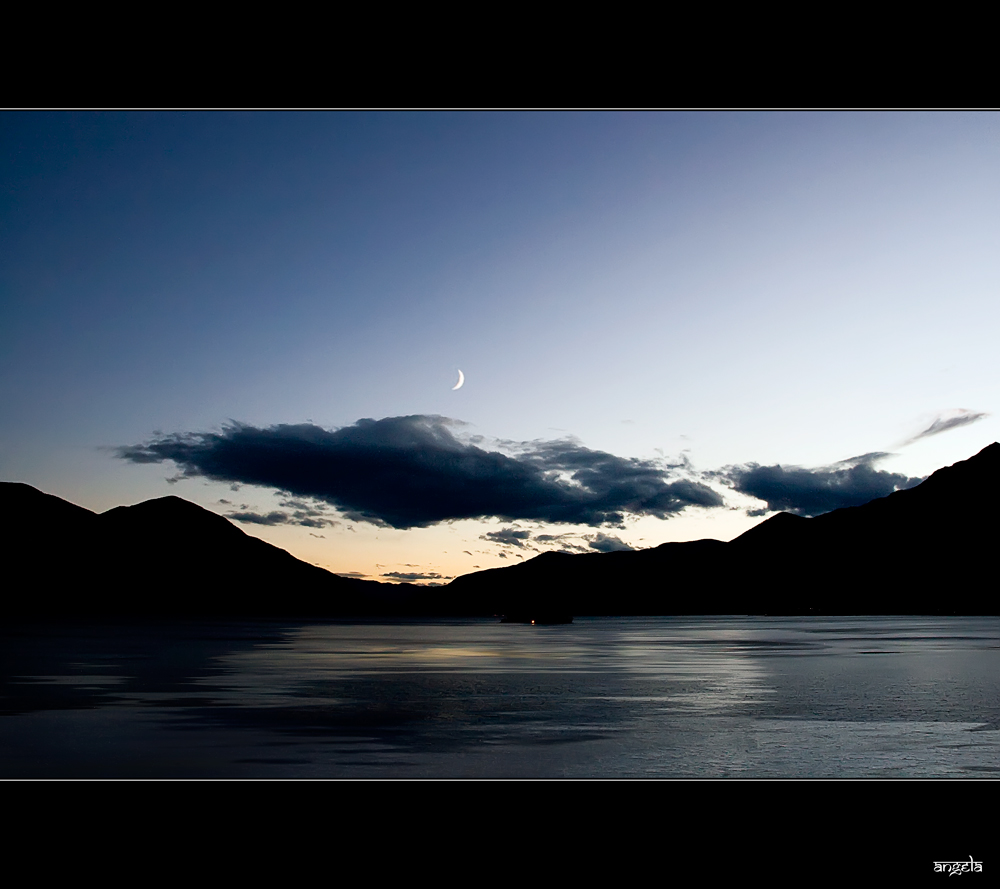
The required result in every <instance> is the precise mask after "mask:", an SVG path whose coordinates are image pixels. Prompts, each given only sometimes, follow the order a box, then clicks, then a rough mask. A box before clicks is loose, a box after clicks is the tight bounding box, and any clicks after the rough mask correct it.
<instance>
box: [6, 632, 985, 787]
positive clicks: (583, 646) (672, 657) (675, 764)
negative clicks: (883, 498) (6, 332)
mask: <svg viewBox="0 0 1000 889" xmlns="http://www.w3.org/2000/svg"><path fill="white" fill-rule="evenodd" d="M0 636H2V644H3V651H2V675H0V681H2V688H0V694H2V698H0V777H172V778H175V777H226V778H229V777H290V778H428V777H435V778H437V777H443V778H459V777H509V778H514V777H538V778H595V777H609V778H775V777H780V778H856V777H865V778H904V777H905V778H914V777H918V778H925V777H935V778H955V777H967V778H982V777H995V776H996V775H997V773H1000V619H998V618H809V619H803V618H652V619H640V618H578V619H577V620H576V622H575V623H573V624H571V625H568V626H555V627H532V626H521V625H501V624H499V623H496V622H493V621H473V620H465V621H439V622H431V623H428V622H399V623H392V624H385V623H350V624H347V623H340V624H307V625H296V626H291V625H288V624H279V623H245V624H217V623H216V624H210V623H197V624H196V623H183V624H182V623H177V624H170V625H161V626H157V627H151V626H149V625H144V626H127V627H126V626H117V627H108V626H102V627H89V628H81V627H61V628H53V627H24V626H20V627H13V628H11V627H8V628H6V629H3V630H0Z"/></svg>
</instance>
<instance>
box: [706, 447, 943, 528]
mask: <svg viewBox="0 0 1000 889" xmlns="http://www.w3.org/2000/svg"><path fill="white" fill-rule="evenodd" d="M886 456H888V454H884V453H871V454H862V455H861V456H860V457H852V458H851V459H850V460H844V461H842V462H840V463H836V464H834V465H833V466H825V467H819V468H816V469H806V468H804V467H801V466H760V465H758V464H756V463H748V464H746V465H745V466H730V467H728V468H727V469H725V470H723V471H722V472H720V473H717V475H718V476H720V477H721V478H723V479H724V480H726V481H727V482H728V483H729V484H731V485H732V486H733V487H734V488H735V489H736V490H737V491H739V492H740V493H741V494H748V495H750V496H751V497H756V498H757V499H758V500H764V501H765V502H766V503H767V508H768V510H770V511H773V512H778V511H783V512H791V513H794V514H795V515H801V516H816V515H820V514H821V513H824V512H830V511H831V510H834V509H840V508H842V507H845V506H861V505H863V504H865V503H868V502H869V501H871V500H875V499H876V498H878V497H886V496H888V495H889V494H891V493H892V492H893V491H899V490H902V489H903V488H912V487H913V486H914V485H919V484H920V482H922V481H923V479H922V478H907V477H906V476H905V475H900V474H899V473H894V472H886V471H885V470H877V469H875V468H874V466H873V464H874V463H875V462H876V461H877V460H880V459H882V458H883V457H886ZM748 514H752V515H761V514H763V513H762V511H758V510H754V511H752V512H751V513H748Z"/></svg>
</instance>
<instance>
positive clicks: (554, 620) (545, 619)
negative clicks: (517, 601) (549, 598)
mask: <svg viewBox="0 0 1000 889" xmlns="http://www.w3.org/2000/svg"><path fill="white" fill-rule="evenodd" d="M500 623H502V624H535V625H537V626H543V627H544V626H550V625H551V624H571V623H573V615H572V614H544V613H541V614H536V615H535V616H534V617H530V616H529V615H526V614H505V615H503V617H501V618H500Z"/></svg>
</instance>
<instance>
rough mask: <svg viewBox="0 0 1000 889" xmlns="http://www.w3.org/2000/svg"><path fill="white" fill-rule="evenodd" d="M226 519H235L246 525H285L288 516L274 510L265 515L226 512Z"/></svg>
mask: <svg viewBox="0 0 1000 889" xmlns="http://www.w3.org/2000/svg"><path fill="white" fill-rule="evenodd" d="M226 518H227V519H235V520H236V521H237V522H243V523H244V524H247V525H287V524H288V514H287V513H284V512H279V511H277V510H275V511H274V512H269V513H267V514H266V515H265V514H264V513H260V512H227V513H226Z"/></svg>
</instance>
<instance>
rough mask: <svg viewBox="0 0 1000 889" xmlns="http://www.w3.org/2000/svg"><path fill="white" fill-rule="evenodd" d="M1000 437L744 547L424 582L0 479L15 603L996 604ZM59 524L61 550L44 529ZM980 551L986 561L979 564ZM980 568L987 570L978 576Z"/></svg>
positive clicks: (910, 610) (307, 613)
mask: <svg viewBox="0 0 1000 889" xmlns="http://www.w3.org/2000/svg"><path fill="white" fill-rule="evenodd" d="M994 494H1000V443H996V442H994V443H993V444H991V445H989V446H987V447H986V448H984V449H983V450H982V451H980V452H979V453H978V454H976V455H974V456H973V457H970V458H968V459H967V460H962V461H959V462H957V463H954V464H952V465H951V466H946V467H942V468H941V469H938V470H937V471H936V472H934V473H932V474H931V475H930V476H929V477H928V478H927V479H926V480H925V481H924V482H922V483H921V484H920V485H917V486H915V487H913V488H908V489H905V490H901V491H895V492H893V493H892V494H889V495H888V496H887V497H883V498H878V499H876V500H872V501H870V502H869V503H866V504H864V505H862V506H853V507H845V508H843V509H838V510H833V511H832V512H829V513H824V514H822V515H819V516H815V517H813V518H804V517H801V516H796V515H793V514H791V513H778V514H776V515H774V516H771V517H770V518H768V519H767V520H766V521H764V522H761V523H760V524H758V525H756V526H755V527H753V528H751V529H749V530H748V531H746V532H745V533H743V534H741V535H740V536H739V537H737V538H735V539H734V540H732V541H729V542H728V543H726V542H723V541H719V540H712V539H703V540H694V541H685V542H670V543H664V544H661V545H660V546H657V547H651V548H649V549H643V550H633V551H619V552H611V553H579V554H570V553H564V552H558V551H549V552H545V553H542V554H540V555H539V556H536V557H535V558H533V559H529V560H527V561H525V562H521V563H518V564H516V565H510V566H504V567H500V568H492V569H487V570H484V571H478V572H474V573H472V574H466V575H462V576H460V577H457V578H455V579H454V580H453V581H452V582H451V583H449V584H448V585H447V586H443V587H420V586H415V585H411V584H386V583H379V582H377V581H365V580H360V579H357V578H350V577H342V576H340V575H336V574H333V573H331V572H329V571H326V570H325V569H323V568H319V567H317V566H315V565H310V564H308V563H306V562H302V561H301V560H299V559H296V558H295V557H294V556H292V555H291V554H290V553H288V552H286V551H285V550H282V549H280V548H279V547H275V546H272V545H271V544H269V543H266V542H265V541H262V540H259V539H258V538H255V537H251V536H250V535H248V534H246V532H244V531H242V530H241V529H240V528H238V527H237V526H236V525H234V524H233V523H232V522H231V521H229V520H228V519H226V518H225V517H223V516H220V515H218V514H216V513H213V512H211V511H210V510H206V509H203V508H202V507H200V506H197V505H196V504H194V503H190V502H189V501H186V500H184V499H183V498H180V497H176V496H173V495H170V496H167V497H161V498H155V499H152V500H147V501H143V502H141V503H138V504H134V505H132V506H118V507H114V508H112V509H110V510H107V511H106V512H104V513H94V512H92V511H90V510H87V509H85V508H84V507H80V506H77V505H75V504H72V503H70V502H68V501H65V500H62V499H61V498H59V497H56V496H54V495H51V494H45V493H43V492H41V491H38V490H37V489H35V488H33V487H31V486H30V485H27V484H24V483H22V482H2V483H0V504H2V506H3V511H2V514H3V516H4V518H3V525H4V531H5V534H4V539H5V540H7V541H8V553H7V555H6V557H5V559H4V561H5V563H7V565H8V567H9V568H11V569H14V570H13V572H12V576H15V577H16V576H18V572H19V571H20V574H21V576H26V577H28V578H29V582H28V585H27V588H26V589H23V590H22V591H21V595H20V597H18V596H11V595H10V594H8V595H7V596H6V597H5V598H6V601H5V602H4V604H3V606H0V607H2V611H0V613H2V614H4V615H6V616H32V617H40V618H58V617H74V618H78V617H116V616H137V617H170V616H177V617H230V618H236V617H284V616H287V617H302V618H335V617H361V616H372V617H407V616H410V617H417V616H427V617H429V616H448V615H454V616H477V615H478V616H485V615H497V614H505V613H507V614H509V613H512V612H518V613H521V612H532V611H545V612H549V613H555V612H558V613H570V614H574V615H585V614H595V615H600V614H606V615H611V614H636V615H639V614H647V615H657V614H779V613H780V614H810V613H823V614H943V613H964V614H995V613H1000V605H998V603H997V601H996V596H995V594H991V590H992V589H993V587H991V586H986V587H985V588H982V587H978V586H976V584H975V583H974V582H973V583H970V581H969V576H970V575H971V574H972V573H973V572H974V571H975V569H977V568H986V569H987V572H986V573H987V575H988V574H989V570H988V569H989V566H988V565H987V564H986V557H987V555H988V553H989V552H990V551H992V549H991V544H992V543H993V542H994V541H995V540H996V539H997V531H998V530H1000V527H998V519H997V515H996V510H995V508H994V507H993V506H992V504H993V503H994V502H996V501H995V498H994V497H993V496H992V495H994ZM53 523H57V524H61V526H62V528H63V529H64V537H63V539H62V540H61V541H60V544H59V554H60V555H59V558H58V559H54V558H52V553H51V550H52V544H51V542H50V541H49V540H48V539H47V538H44V537H43V536H42V535H41V534H40V533H39V528H41V527H44V526H46V525H51V524H53ZM980 563H982V564H980ZM980 573H981V574H982V572H980Z"/></svg>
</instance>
